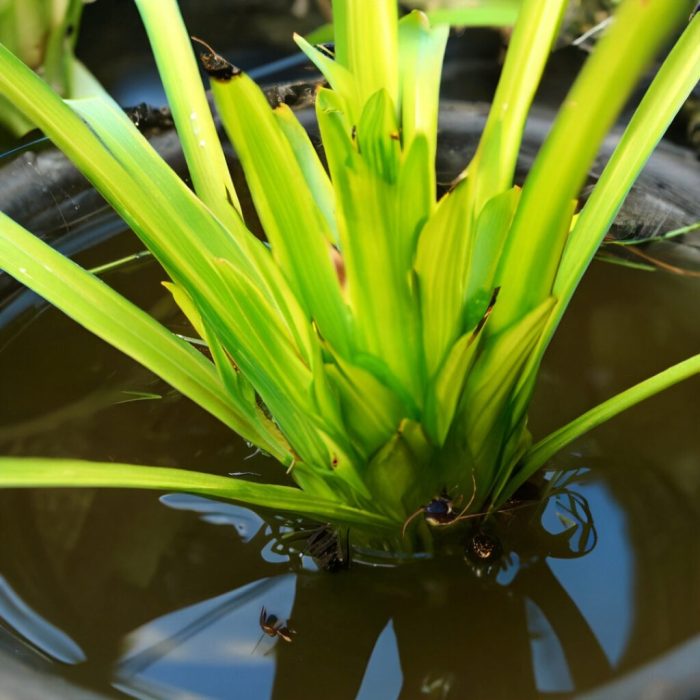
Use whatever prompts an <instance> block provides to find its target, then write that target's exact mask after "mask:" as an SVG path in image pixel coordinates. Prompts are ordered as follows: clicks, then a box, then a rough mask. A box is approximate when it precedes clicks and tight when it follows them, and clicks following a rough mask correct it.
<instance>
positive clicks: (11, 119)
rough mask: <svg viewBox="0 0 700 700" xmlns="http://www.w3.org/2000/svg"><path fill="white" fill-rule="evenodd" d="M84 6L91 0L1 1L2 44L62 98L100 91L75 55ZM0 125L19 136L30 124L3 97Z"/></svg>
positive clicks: (0, 24)
mask: <svg viewBox="0 0 700 700" xmlns="http://www.w3.org/2000/svg"><path fill="white" fill-rule="evenodd" d="M87 2H90V0H0V42H1V43H3V44H4V45H5V46H6V47H7V48H8V49H9V50H10V51H12V52H13V53H14V54H15V55H17V56H19V57H20V58H21V59H22V60H23V61H24V62H25V63H26V64H27V65H28V66H29V67H30V68H32V69H33V70H35V71H36V72H37V74H39V75H41V76H42V77H43V78H44V80H46V82H47V83H48V84H49V85H51V87H52V88H53V89H54V90H56V91H57V92H58V93H59V94H60V95H63V96H64V97H77V96H80V95H88V94H95V92H97V91H101V88H100V87H99V86H98V84H97V82H96V81H95V79H94V78H93V77H92V75H91V74H90V73H89V72H88V71H87V70H86V68H85V67H84V66H83V65H82V63H81V62H80V61H78V60H77V59H76V58H75V56H74V54H73V48H74V46H75V42H76V39H77V36H78V27H79V25H80V17H81V14H82V11H83V6H84V5H85V4H86V3H87ZM0 124H3V125H4V126H5V127H6V128H7V129H9V130H10V131H11V132H12V133H14V134H17V135H21V134H23V133H25V132H26V131H28V130H29V129H31V128H33V126H34V124H33V122H32V121H31V120H29V119H27V117H26V116H25V115H24V114H23V113H22V112H20V111H18V110H17V109H15V108H14V106H13V105H12V104H11V102H10V101H8V100H7V98H3V97H0Z"/></svg>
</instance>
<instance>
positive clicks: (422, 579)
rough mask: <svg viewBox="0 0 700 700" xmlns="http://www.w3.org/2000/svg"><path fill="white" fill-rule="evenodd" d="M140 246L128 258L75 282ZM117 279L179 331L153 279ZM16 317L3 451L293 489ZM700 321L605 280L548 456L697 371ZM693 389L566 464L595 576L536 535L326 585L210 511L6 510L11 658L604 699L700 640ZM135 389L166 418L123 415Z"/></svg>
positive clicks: (655, 402) (203, 692)
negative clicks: (630, 402)
mask: <svg viewBox="0 0 700 700" xmlns="http://www.w3.org/2000/svg"><path fill="white" fill-rule="evenodd" d="M133 247H134V246H133V243H132V242H131V241H130V240H129V239H128V238H121V239H113V240H111V241H110V242H108V243H107V244H105V245H104V246H102V247H101V248H100V249H97V250H94V251H92V252H91V253H90V255H91V256H93V257H92V259H91V260H88V261H86V260H84V262H86V263H87V264H90V263H92V262H96V261H98V260H100V259H110V258H114V257H116V256H118V255H120V254H122V253H123V252H124V251H129V250H132V249H133ZM109 280H110V282H111V283H113V284H114V285H115V286H117V287H118V288H120V289H122V290H124V289H126V288H127V287H128V291H129V294H130V295H131V296H132V297H133V298H134V299H136V300H137V301H138V303H140V304H141V305H142V306H144V307H145V308H148V309H150V310H151V311H152V312H153V313H154V314H155V315H156V316H158V317H159V318H161V319H164V320H166V321H170V322H176V318H177V317H176V314H175V311H174V309H173V308H172V305H171V303H170V302H169V301H168V300H167V299H164V297H163V295H162V292H161V290H160V288H159V286H158V281H159V275H158V273H157V271H156V270H155V267H154V266H153V265H151V264H145V265H144V264H142V265H141V266H140V268H139V269H138V270H137V271H136V272H133V273H131V274H129V275H127V274H125V273H123V272H114V273H112V274H111V275H110V278H109ZM24 299H25V302H26V300H27V299H28V297H27V296H25V297H24ZM20 303H23V302H20V301H15V302H14V305H9V306H5V307H4V309H3V308H0V322H2V324H3V326H4V330H3V331H2V335H0V387H2V401H0V453H2V454H24V455H29V454H34V455H56V456H58V455H70V456H74V457H85V458H91V459H106V460H115V461H125V462H143V463H148V464H158V465H168V466H180V467H190V468H194V469H202V470H207V471H211V472H215V473H219V474H226V473H228V472H232V471H252V472H259V473H261V474H262V476H263V477H264V478H265V479H266V480H270V479H278V480H280V481H283V480H284V475H283V473H282V469H281V468H279V467H278V466H277V465H276V464H275V463H273V462H271V461H270V460H266V459H263V458H260V457H256V456H253V455H252V450H251V449H250V448H248V447H247V446H246V445H245V444H243V443H241V441H239V440H237V439H236V438H235V436H232V435H231V434H230V433H229V432H228V431H227V430H226V429H225V428H223V427H221V426H219V425H218V424H217V423H216V421H214V420H213V419H211V418H209V417H208V416H207V415H205V414H204V413H203V412H202V411H201V410H199V409H198V408H197V407H195V406H193V405H192V404H190V403H189V402H188V401H186V400H184V399H181V398H179V397H178V396H177V395H175V394H174V393H173V392H171V391H170V390H169V389H168V388H167V387H165V386H163V385H162V383H160V382H159V381H158V380H156V379H154V378H153V377H152V376H151V375H149V374H148V373H146V372H145V371H144V370H142V369H140V368H139V367H138V366H136V365H135V364H134V363H133V362H131V361H129V360H128V359H126V358H124V357H122V356H121V355H120V354H119V353H117V352H116V351H113V350H111V349H110V348H108V347H107V346H105V345H104V344H103V343H101V342H100V341H98V340H96V339H94V338H93V337H92V336H90V335H89V334H87V333H85V332H83V331H80V330H77V329H76V327H75V326H74V324H73V323H72V322H70V321H68V320H66V319H65V318H64V317H63V316H62V315H61V314H59V313H57V312H55V311H53V310H50V309H45V308H42V309H41V311H40V313H39V314H37V313H36V308H38V307H37V306H36V304H32V303H29V302H26V303H27V306H29V307H30V308H28V309H27V310H26V311H25V312H20V311H19V310H18V309H19V308H20V306H19V304H20ZM699 305H700V283H699V282H698V281H697V280H695V281H693V280H689V279H683V278H678V277H670V276H668V275H662V274H661V273H655V274H645V273H639V272H632V271H630V270H626V269H622V268H618V267H612V266H605V265H602V264H595V265H594V266H593V269H592V270H591V273H590V274H589V276H588V278H587V279H586V281H585V284H584V285H583V288H582V290H581V294H580V295H579V297H578V299H577V301H576V303H575V305H574V309H572V314H571V315H570V316H569V318H568V319H567V321H566V323H565V325H564V326H563V327H562V329H561V332H560V334H559V336H558V338H557V340H556V342H555V344H554V347H553V348H552V352H551V353H550V356H549V357H548V360H547V364H546V367H545V369H544V371H543V374H542V381H541V383H540V387H539V390H538V395H537V400H536V403H535V407H534V409H533V414H532V427H533V431H534V433H535V435H536V436H537V435H542V434H543V433H544V432H545V431H547V430H549V429H551V428H554V427H556V426H558V425H560V424H562V423H563V422H565V421H566V420H568V419H570V418H572V417H574V416H575V415H577V414H578V413H580V412H581V411H583V410H585V409H586V408H588V407H590V406H591V405H593V404H594V403H596V402H597V401H599V400H602V399H604V398H606V397H608V396H609V395H610V394H611V393H613V392H614V391H616V390H618V389H621V388H624V387H625V386H628V385H629V384H631V383H633V382H635V381H638V380H640V379H642V378H644V377H645V376H646V375H648V374H650V373H652V372H654V371H658V370H660V369H662V368H663V367H665V366H667V365H668V364H670V363H671V362H673V361H676V360H679V359H681V358H683V357H685V356H688V355H690V354H692V353H695V352H698V348H699V346H700V331H699V330H698V324H697V318H698V310H699ZM699 388H700V382H699V381H698V380H693V381H690V382H687V383H685V384H683V385H681V386H678V387H676V388H674V389H672V390H670V391H668V392H667V393H665V394H663V395H661V396H659V397H657V398H655V399H652V400H651V401H649V402H647V403H646V404H644V405H642V406H640V407H638V408H635V409H633V410H631V411H629V412H628V413H627V414H626V415H623V416H621V417H619V418H617V419H615V420H614V421H612V422H611V423H609V424H608V425H606V426H603V427H601V428H599V429H598V430H596V431H595V432H594V433H592V434H591V435H590V436H588V437H587V438H585V439H584V440H581V441H580V442H579V443H578V444H576V445H574V446H573V447H572V449H571V450H570V451H569V452H568V453H567V454H565V455H561V456H560V457H559V458H557V459H556V460H555V465H556V466H558V467H562V468H578V469H580V470H581V471H580V472H579V477H580V478H579V480H578V482H576V483H574V484H573V485H572V487H571V488H572V489H573V491H574V492H575V493H577V494H578V495H579V496H580V497H581V500H579V501H578V503H579V504H583V503H587V505H588V508H589V509H590V513H591V515H592V518H593V521H594V524H595V531H596V533H597V541H596V540H595V539H594V537H593V534H592V533H591V532H589V533H588V535H587V537H588V540H587V541H586V542H580V541H579V542H578V546H579V547H580V548H591V547H592V549H591V551H590V552H589V553H588V554H586V555H585V556H568V557H565V556H564V555H566V553H567V552H568V551H569V549H570V548H571V547H572V546H573V547H574V548H576V544H577V543H576V541H575V540H576V537H580V538H581V537H583V538H584V539H585V537H584V535H582V534H581V532H582V530H581V528H579V529H578V530H577V533H578V534H576V535H575V536H571V537H568V538H567V537H564V539H565V540H566V546H555V545H556V543H557V542H558V543H559V544H561V542H562V538H561V537H559V539H557V538H556V537H555V536H553V535H552V534H550V536H549V537H548V536H547V535H546V532H541V531H540V532H539V534H536V533H537V532H538V530H537V529H536V528H534V527H533V528H532V530H531V532H530V535H528V534H527V531H525V532H526V534H525V535H523V532H522V528H521V527H520V526H521V525H522V524H523V523H524V522H527V518H526V519H525V520H520V521H518V523H519V524H518V526H517V528H511V532H510V534H511V535H512V540H511V544H515V550H514V551H510V552H507V556H505V557H504V560H503V563H502V566H501V567H500V569H497V568H493V569H492V570H491V571H481V575H480V576H479V575H477V572H476V571H475V570H474V569H473V568H471V567H470V566H469V565H467V564H466V563H465V561H464V559H463V557H462V555H461V552H454V553H453V554H452V555H446V556H444V557H442V558H439V559H435V560H430V561H419V562H412V563H409V564H405V565H402V566H399V567H394V568H388V567H386V568H382V567H376V568H375V567H369V566H363V565H355V566H354V567H353V568H351V570H350V571H347V572H340V573H338V574H334V575H331V574H327V573H323V572H318V571H316V570H315V567H314V565H313V563H312V562H311V561H308V560H307V559H306V558H300V557H298V556H288V555H286V554H284V553H281V552H280V551H279V550H278V548H277V547H275V533H276V532H277V531H278V530H279V527H280V526H281V522H278V521H277V520H275V518H274V517H273V516H271V515H270V514H263V516H262V517H261V516H260V515H258V514H256V513H254V512H252V511H251V510H248V509H245V508H241V507H238V506H235V505H232V504H226V503H218V502H214V501H208V500H205V499H201V498H195V497H189V496H181V495H172V494H171V495H163V496H162V497H159V494H156V493H152V492H149V493H143V492H135V491H129V492H126V491H106V490H105V491H95V490H75V491H72V490H35V491H31V490H29V491H4V492H0V533H2V535H1V537H2V540H1V544H0V618H1V619H2V625H1V628H0V638H1V640H2V643H1V645H0V646H2V647H3V648H4V649H5V650H6V651H7V652H8V653H11V654H12V655H14V656H19V657H21V658H23V659H24V660H25V661H26V662H28V663H32V664H34V665H36V666H38V667H40V668H43V667H51V668H52V670H53V671H55V672H56V673H60V674H63V675H65V676H67V677H69V678H70V679H71V680H72V681H74V682H76V683H79V684H82V685H87V686H90V687H92V688H95V689H98V690H100V691H102V692H104V693H106V694H108V695H113V696H121V695H127V696H130V697H139V698H175V699H178V698H183V699H184V698H233V697H240V698H265V697H274V698H309V697H313V698H316V697H318V698H328V697H333V698H354V697H360V698H363V699H365V700H367V699H369V698H394V697H399V696H400V697H402V698H466V697H469V698H477V699H479V698H484V699H488V700H491V699H493V698H508V699H510V698H535V697H562V696H567V695H568V694H570V693H571V692H572V691H583V690H586V689H589V688H592V687H594V686H596V685H598V684H600V683H603V682H606V681H608V680H610V679H613V678H616V677H618V676H622V675H623V674H625V673H627V672H629V671H632V670H634V669H636V668H637V667H639V666H641V665H642V664H645V663H647V662H649V661H652V660H654V659H657V658H658V657H660V656H661V655H663V654H664V653H666V652H668V651H671V650H673V649H674V648H676V647H678V645H681V644H683V643H685V642H687V641H688V640H691V639H693V638H695V637H697V636H698V635H700V596H698V591H699V590H700V544H699V542H698V538H697V527H698V523H700V506H698V496H699V495H700V434H699V433H698V402H697V396H698V389H699ZM126 391H147V392H156V393H159V394H162V398H161V399H159V400H153V401H138V402H133V401H131V402H128V401H126V402H125V399H128V398H129V394H125V393H124V392H126ZM37 404H39V405H40V408H37ZM583 499H585V501H584V500H583ZM570 506H571V503H570V502H569V501H568V500H567V498H566V496H564V495H562V496H561V497H560V498H559V499H558V500H554V499H553V500H552V501H551V502H550V503H549V504H548V505H547V507H546V509H545V510H544V513H543V514H542V516H541V523H542V525H543V527H544V528H545V530H548V531H549V532H550V533H554V534H556V533H561V531H562V529H563V528H564V527H565V525H562V520H561V518H560V517H559V516H562V515H563V516H565V517H571V513H570V512H568V511H567V508H569V507H570ZM503 527H504V529H505V531H506V532H508V528H509V523H507V522H505V523H504V524H503ZM516 535H517V537H516ZM593 544H595V546H592V545H593ZM263 606H265V607H266V609H267V610H268V611H269V612H271V613H274V614H275V615H277V616H278V617H279V618H280V619H281V620H283V621H286V620H287V619H290V620H291V621H290V623H289V625H290V626H291V627H292V628H293V629H294V630H295V631H296V635H295V636H294V639H293V641H292V642H291V643H285V642H284V641H281V640H273V639H272V638H270V637H264V638H263V639H262V640H260V637H261V631H260V627H259V615H260V610H261V607H263ZM667 667H668V668H669V669H670V670H669V673H671V675H675V676H676V677H678V676H679V671H678V669H676V670H673V669H672V667H671V666H670V665H668V664H667ZM662 668H663V667H662ZM681 671H682V669H681ZM680 675H683V674H682V672H681V674H680ZM694 690H695V691H697V692H700V686H698V687H696V688H695V689H694ZM609 692H611V693H612V692H613V691H609ZM673 692H675V691H671V693H673ZM607 696H608V697H622V696H621V695H618V696H616V695H607ZM655 697H656V696H655ZM667 697H681V696H680V695H674V694H670V695H668V696H667ZM683 697H692V695H687V696H683Z"/></svg>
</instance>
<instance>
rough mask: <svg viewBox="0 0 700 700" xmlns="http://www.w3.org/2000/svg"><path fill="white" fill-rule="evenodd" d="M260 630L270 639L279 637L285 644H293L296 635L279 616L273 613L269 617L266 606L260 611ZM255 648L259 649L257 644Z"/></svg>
mask: <svg viewBox="0 0 700 700" xmlns="http://www.w3.org/2000/svg"><path fill="white" fill-rule="evenodd" d="M260 629H261V630H262V631H263V633H264V634H266V635H267V636H268V637H279V638H280V639H281V640H283V641H285V642H291V641H292V638H293V636H294V635H295V634H296V632H295V631H294V630H293V629H290V627H289V626H288V623H287V624H283V623H282V621H281V620H280V619H279V618H278V617H277V615H273V614H272V613H270V614H269V615H268V613H267V609H266V608H265V606H264V605H263V607H262V608H261V610H260ZM259 643H260V642H258V644H259ZM255 646H256V647H257V644H256V645H255ZM253 651H255V650H253Z"/></svg>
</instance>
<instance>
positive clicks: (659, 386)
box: [504, 355, 700, 498]
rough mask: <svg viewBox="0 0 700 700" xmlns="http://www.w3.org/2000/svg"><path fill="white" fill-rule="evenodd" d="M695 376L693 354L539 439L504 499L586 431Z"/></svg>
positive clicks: (698, 367)
mask: <svg viewBox="0 0 700 700" xmlns="http://www.w3.org/2000/svg"><path fill="white" fill-rule="evenodd" d="M696 374H700V355H693V356H692V357H690V358H688V359H687V360H683V361H682V362H679V363H677V364H675V365H673V366H671V367H669V368H668V369H665V370H664V371H663V372H659V373H658V374H655V375H654V376H653V377H649V379H645V380H644V381H643V382H640V383H639V384H636V385H635V386H633V387H630V388H629V389H627V390H625V391H623V392H621V393H619V394H617V395H616V396H613V397H612V398H611V399H608V400H607V401H605V402H603V403H601V404H599V405H598V406H596V407H595V408H592V409H591V410H590V411H587V412H586V413H584V414H583V415H582V416H579V417H578V418H576V419H575V420H573V421H571V423H567V424H566V425H565V426H563V427H562V428H559V429H558V430H556V431H555V432H553V433H552V434H550V435H548V436H547V437H545V438H543V439H542V440H540V441H539V442H538V443H537V444H535V445H533V446H532V447H531V448H530V450H529V451H528V452H527V454H526V455H525V459H524V460H523V463H522V465H521V467H520V470H519V472H518V474H517V477H516V478H515V479H514V480H513V481H512V482H511V483H510V484H509V485H508V490H507V493H505V494H504V498H507V497H508V496H509V495H510V494H512V493H513V492H514V491H515V490H516V489H517V488H518V486H520V484H522V483H523V482H525V481H527V479H528V478H530V476H532V474H534V473H535V472H536V471H537V470H538V469H539V468H540V467H541V466H542V465H544V464H545V463H546V462H547V460H549V459H551V458H552V457H553V456H554V455H555V454H556V453H557V452H558V451H559V450H561V449H562V447H565V446H566V445H568V444H569V443H570V442H572V441H573V440H575V439H576V438H578V437H580V436H581V435H583V434H584V433H587V432H588V431H589V430H592V429H593V428H595V427H597V426H599V425H601V424H602V423H605V422H606V421H608V420H610V419H611V418H614V417H615V416H616V415H617V414H618V413H622V411H625V410H627V409H628V408H631V407H632V406H635V405H636V404H638V403H640V402H641V401H644V400H645V399H648V398H649V397H651V396H655V395H656V394H658V393H659V392H661V391H663V390H664V389H668V388H669V387H672V386H673V385H674V384H678V383H679V382H681V381H683V380H684V379H688V378H689V377H692V376H693V375H696Z"/></svg>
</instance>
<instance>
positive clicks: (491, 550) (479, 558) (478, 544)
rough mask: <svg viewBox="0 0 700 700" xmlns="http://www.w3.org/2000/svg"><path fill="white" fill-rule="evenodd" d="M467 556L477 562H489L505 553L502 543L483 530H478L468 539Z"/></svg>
mask: <svg viewBox="0 0 700 700" xmlns="http://www.w3.org/2000/svg"><path fill="white" fill-rule="evenodd" d="M465 554H466V556H467V557H468V558H469V559H470V560H471V561H472V562H474V563H475V564H481V563H484V562H486V563H488V562H492V561H494V560H496V559H498V558H499V557H500V556H501V554H503V548H502V546H501V543H500V542H499V541H498V540H497V539H496V538H495V537H492V536H491V535H489V534H487V533H486V532H484V531H483V530H477V531H476V532H475V533H474V534H472V536H471V537H470V538H469V540H468V541H467V546H466V548H465Z"/></svg>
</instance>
